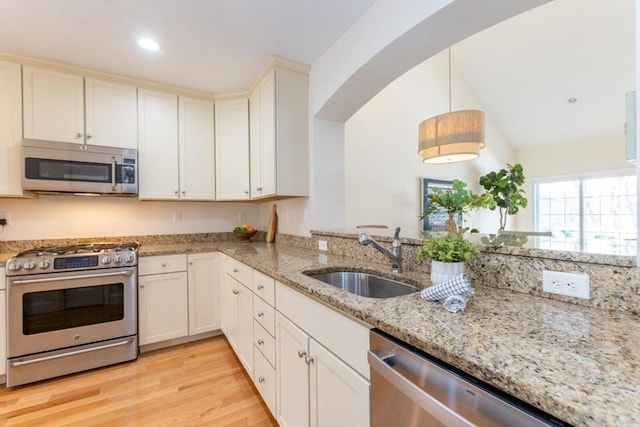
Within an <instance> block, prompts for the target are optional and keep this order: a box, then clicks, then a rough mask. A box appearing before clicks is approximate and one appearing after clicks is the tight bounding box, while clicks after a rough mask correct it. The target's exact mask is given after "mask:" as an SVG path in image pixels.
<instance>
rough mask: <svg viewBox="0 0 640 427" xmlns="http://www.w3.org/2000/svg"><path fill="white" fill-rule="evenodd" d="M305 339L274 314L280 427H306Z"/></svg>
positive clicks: (307, 394)
mask: <svg viewBox="0 0 640 427" xmlns="http://www.w3.org/2000/svg"><path fill="white" fill-rule="evenodd" d="M308 352H309V336H308V335H307V334H306V333H305V332H304V331H303V330H302V329H300V328H298V327H297V326H296V325H294V324H293V323H292V322H290V321H289V320H288V319H287V318H286V317H284V316H283V315H282V314H280V313H276V388H277V392H276V402H277V403H276V420H277V421H278V424H280V426H282V427H304V426H308V425H309V421H310V420H309V366H308V362H310V361H309V360H308V357H309V356H308V354H309V353H308Z"/></svg>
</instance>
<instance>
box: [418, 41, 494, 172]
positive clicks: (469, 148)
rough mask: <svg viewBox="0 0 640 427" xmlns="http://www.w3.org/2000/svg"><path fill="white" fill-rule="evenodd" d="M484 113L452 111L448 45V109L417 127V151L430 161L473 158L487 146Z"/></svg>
mask: <svg viewBox="0 0 640 427" xmlns="http://www.w3.org/2000/svg"><path fill="white" fill-rule="evenodd" d="M484 145H485V144H484V113H483V112H482V111H479V110H460V111H451V48H449V112H448V113H445V114H440V115H438V116H435V117H431V118H429V119H427V120H425V121H423V122H422V123H420V127H419V129H418V154H420V155H421V156H422V161H423V162H424V163H428V164H443V163H455V162H464V161H466V160H473V159H475V158H477V157H478V156H479V152H480V149H481V148H483V147H484Z"/></svg>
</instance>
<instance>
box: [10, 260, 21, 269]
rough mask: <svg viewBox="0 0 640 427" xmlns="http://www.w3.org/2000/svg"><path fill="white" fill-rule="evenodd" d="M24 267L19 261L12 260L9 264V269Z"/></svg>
mask: <svg viewBox="0 0 640 427" xmlns="http://www.w3.org/2000/svg"><path fill="white" fill-rule="evenodd" d="M21 268H22V265H21V264H20V263H19V262H17V261H12V262H10V263H9V264H8V265H7V269H9V271H18V270H20V269H21Z"/></svg>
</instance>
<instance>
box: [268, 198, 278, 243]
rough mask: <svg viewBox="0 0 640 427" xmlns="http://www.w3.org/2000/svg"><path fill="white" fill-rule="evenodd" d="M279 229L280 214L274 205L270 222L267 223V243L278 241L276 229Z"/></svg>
mask: <svg viewBox="0 0 640 427" xmlns="http://www.w3.org/2000/svg"><path fill="white" fill-rule="evenodd" d="M277 228H278V214H277V213H276V205H273V209H272V210H271V215H270V216H269V222H268V223H267V239H266V240H267V242H268V243H271V242H273V241H274V240H275V239H276V229H277Z"/></svg>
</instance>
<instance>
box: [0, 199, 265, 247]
mask: <svg viewBox="0 0 640 427" xmlns="http://www.w3.org/2000/svg"><path fill="white" fill-rule="evenodd" d="M242 212H244V213H245V216H246V219H245V220H244V221H241V220H240V214H241V213H242ZM0 213H4V214H7V213H8V214H10V224H9V225H8V226H6V227H4V230H3V231H2V232H0V240H2V241H7V240H31V239H54V238H75V237H102V236H104V237H109V236H131V235H150V234H182V233H211V232H224V231H231V230H232V229H233V227H234V226H236V225H238V224H240V223H243V222H246V223H249V224H254V225H256V226H257V227H258V228H259V229H263V230H264V229H265V227H266V222H267V217H264V216H262V215H260V210H259V207H258V206H257V205H253V204H248V203H213V202H156V201H144V202H143V201H139V200H138V199H135V198H127V197H82V196H40V198H38V199H32V200H21V199H0ZM176 213H181V214H182V221H181V222H176V221H174V214H176Z"/></svg>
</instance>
